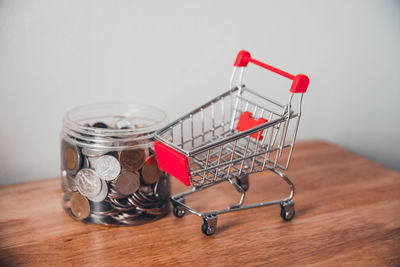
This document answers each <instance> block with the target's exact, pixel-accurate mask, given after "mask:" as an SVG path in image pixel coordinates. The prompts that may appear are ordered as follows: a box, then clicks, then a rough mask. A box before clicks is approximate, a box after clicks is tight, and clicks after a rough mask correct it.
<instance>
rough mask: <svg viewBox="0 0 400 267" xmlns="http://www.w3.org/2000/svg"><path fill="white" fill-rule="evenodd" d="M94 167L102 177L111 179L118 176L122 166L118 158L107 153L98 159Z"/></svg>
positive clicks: (107, 179)
mask: <svg viewBox="0 0 400 267" xmlns="http://www.w3.org/2000/svg"><path fill="white" fill-rule="evenodd" d="M94 169H95V170H96V173H97V174H98V175H99V177H100V178H101V179H103V180H106V181H111V180H114V179H115V178H117V176H118V174H119V172H120V171H121V166H120V164H119V162H118V160H117V159H116V158H114V157H113V156H109V155H105V156H102V157H100V158H98V159H97V160H96V163H95V166H94Z"/></svg>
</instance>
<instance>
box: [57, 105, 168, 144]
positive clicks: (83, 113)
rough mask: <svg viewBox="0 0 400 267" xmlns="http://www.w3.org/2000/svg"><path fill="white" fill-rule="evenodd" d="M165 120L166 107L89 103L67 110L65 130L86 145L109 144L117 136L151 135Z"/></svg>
mask: <svg viewBox="0 0 400 267" xmlns="http://www.w3.org/2000/svg"><path fill="white" fill-rule="evenodd" d="M166 120H167V116H166V114H165V112H164V111H162V110H161V109H158V108H156V107H153V106H150V105H141V104H127V103H100V104H90V105H84V106H78V107H76V108H73V109H71V110H70V111H68V112H67V113H66V114H65V116H64V120H63V126H64V129H63V133H64V135H65V136H66V137H67V138H70V139H73V140H75V141H76V142H79V143H80V145H83V146H85V145H86V146H93V145H96V146H98V145H101V146H103V145H104V146H108V145H111V143H110V142H115V140H116V139H120V140H121V141H122V140H124V141H125V142H128V141H137V140H139V139H149V138H152V137H153V136H154V133H155V131H156V130H158V129H160V128H161V127H162V126H164V125H165V123H166ZM109 143H110V144H109Z"/></svg>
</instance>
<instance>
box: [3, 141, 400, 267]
mask: <svg viewBox="0 0 400 267" xmlns="http://www.w3.org/2000/svg"><path fill="white" fill-rule="evenodd" d="M287 174H288V176H289V177H291V178H292V179H293V181H294V183H295V185H296V194H295V198H294V199H295V203H296V204H295V207H296V217H295V218H294V219H293V220H292V221H291V222H284V221H282V219H281V218H280V216H279V212H280V208H279V207H278V206H270V207H262V208H257V209H251V210H244V211H240V212H235V213H228V214H223V215H219V217H218V229H217V232H216V233H215V234H214V235H213V236H205V235H203V234H202V232H201V225H202V219H201V218H199V217H197V216H195V215H192V214H191V215H188V216H185V217H184V218H182V219H178V218H175V217H174V216H173V215H172V214H170V215H169V216H167V217H165V218H163V219H161V220H159V221H156V222H153V223H149V224H146V225H140V226H134V227H113V228H107V227H103V226H97V225H85V224H83V223H80V222H76V221H74V220H72V219H71V218H69V217H68V216H67V215H66V214H65V213H64V211H63V210H62V209H61V192H60V180H59V179H49V180H42V181H37V182H30V183H24V184H17V185H10V186H3V187H1V188H0V209H1V215H0V216H1V217H0V218H1V219H0V223H1V224H0V225H1V226H0V251H1V252H0V265H1V266H16V265H18V266H19V265H23V266H24V265H26V266H57V265H60V266H96V267H97V266H160V265H174V264H179V265H190V266H207V265H219V266H220V265H227V266H233V265H239V266H244V265H250V266H265V265H272V266H287V265H296V266H302V265H331V266H337V265H348V266H354V265H356V266H366V265H368V266H395V265H398V264H400V174H399V173H397V172H394V171H391V170H389V169H386V168H384V167H382V166H381V165H378V164H377V163H374V162H372V161H369V160H367V159H365V158H363V157H360V156H358V155H356V154H354V153H351V152H349V151H347V150H345V149H343V148H340V147H338V146H336V145H332V144H329V143H326V142H322V141H312V142H300V143H298V144H297V146H296V148H295V153H294V158H293V161H292V164H291V166H290V168H289V170H288V171H287ZM183 189H185V188H184V186H181V185H180V184H178V183H177V182H176V181H175V180H174V181H173V183H172V191H173V193H177V192H180V191H182V190H183ZM287 193H288V188H287V186H285V184H284V183H283V182H282V181H281V180H280V179H279V178H278V177H277V176H274V175H272V174H270V173H268V172H267V173H264V174H258V175H253V176H252V177H251V179H250V190H249V194H248V195H249V197H248V199H247V201H249V202H251V201H260V200H270V199H274V198H279V197H282V196H284V195H286V194H287ZM238 197H239V194H238V193H237V192H235V190H234V189H233V188H232V186H231V185H230V184H228V183H223V184H219V185H217V186H215V187H214V188H211V189H208V191H207V190H206V191H204V192H201V193H200V194H198V195H193V196H192V197H191V198H187V199H186V200H187V203H190V204H191V205H192V206H194V207H198V208H200V209H202V208H203V210H207V209H209V208H210V207H225V206H226V205H228V204H232V203H233V202H235V201H237V200H238Z"/></svg>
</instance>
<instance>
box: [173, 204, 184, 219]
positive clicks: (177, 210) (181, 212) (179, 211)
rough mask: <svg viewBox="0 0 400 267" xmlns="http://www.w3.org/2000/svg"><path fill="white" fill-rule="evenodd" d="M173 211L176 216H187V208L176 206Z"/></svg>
mask: <svg viewBox="0 0 400 267" xmlns="http://www.w3.org/2000/svg"><path fill="white" fill-rule="evenodd" d="M173 213H174V215H175V217H176V218H182V217H183V216H185V209H184V208H182V207H180V206H174V209H173Z"/></svg>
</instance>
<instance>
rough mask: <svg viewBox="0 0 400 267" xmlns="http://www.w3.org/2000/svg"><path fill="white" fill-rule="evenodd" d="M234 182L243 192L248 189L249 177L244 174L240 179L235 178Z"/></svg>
mask: <svg viewBox="0 0 400 267" xmlns="http://www.w3.org/2000/svg"><path fill="white" fill-rule="evenodd" d="M236 182H237V184H238V185H240V187H241V188H243V190H244V191H247V190H248V189H249V186H250V185H249V175H247V174H246V175H244V176H242V177H239V178H236Z"/></svg>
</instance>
